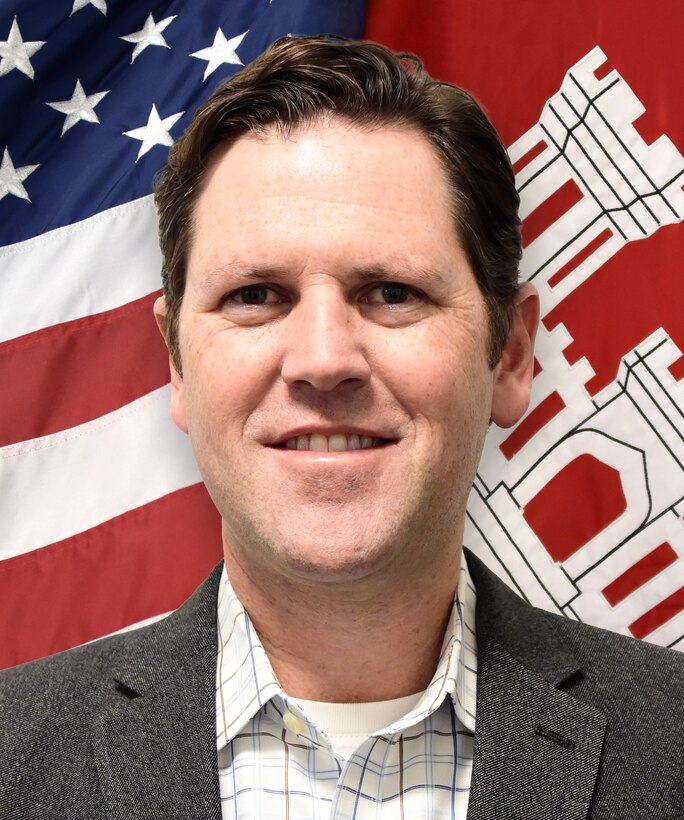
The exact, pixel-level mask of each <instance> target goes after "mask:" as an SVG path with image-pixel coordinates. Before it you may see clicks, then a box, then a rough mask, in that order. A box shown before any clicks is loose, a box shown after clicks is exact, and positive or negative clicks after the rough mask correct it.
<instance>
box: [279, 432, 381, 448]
mask: <svg viewBox="0 0 684 820" xmlns="http://www.w3.org/2000/svg"><path fill="white" fill-rule="evenodd" d="M395 441H396V440H395V439H389V438H381V437H379V436H366V435H357V434H356V433H350V434H347V433H333V434H332V435H324V434H322V433H308V434H307V433H304V434H300V435H295V436H290V437H289V438H287V439H284V440H283V441H280V442H277V443H275V444H272V445H271V447H274V448H276V449H278V450H307V451H309V452H314V453H345V452H348V451H351V450H372V449H376V448H378V447H384V446H386V445H388V444H393V443H394V442H395Z"/></svg>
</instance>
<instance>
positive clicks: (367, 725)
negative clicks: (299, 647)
mask: <svg viewBox="0 0 684 820" xmlns="http://www.w3.org/2000/svg"><path fill="white" fill-rule="evenodd" d="M422 696H423V693H422V692H418V693H417V694H415V695H407V696H406V697H403V698H394V699H393V700H381V701H377V702H374V703H323V702H321V701H317V700H302V699H301V698H297V703H298V704H299V705H300V707H301V709H302V712H304V714H305V715H306V716H307V717H308V718H309V720H311V722H312V723H314V724H315V725H316V726H318V728H319V729H321V730H322V731H323V732H325V734H326V735H327V736H328V738H329V739H330V743H331V744H332V747H333V751H334V752H335V754H337V755H339V756H340V757H342V758H344V759H345V760H349V758H350V757H351V756H352V753H353V752H354V750H355V749H356V748H357V747H358V746H360V745H361V744H362V743H363V742H364V741H365V740H367V739H368V738H369V737H370V736H371V735H372V734H373V733H374V732H378V731H380V730H381V729H384V728H385V727H387V726H391V725H392V724H394V723H396V722H397V721H399V720H400V719H401V718H403V717H404V715H407V714H408V713H409V712H410V711H411V710H412V709H413V707H414V706H415V705H416V704H417V703H418V701H419V700H420V699H421V697H422Z"/></svg>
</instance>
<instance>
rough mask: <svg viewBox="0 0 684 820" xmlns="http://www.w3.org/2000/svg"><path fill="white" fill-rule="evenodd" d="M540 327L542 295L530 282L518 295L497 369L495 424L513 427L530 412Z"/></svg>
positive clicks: (494, 408) (522, 287) (495, 379)
mask: <svg viewBox="0 0 684 820" xmlns="http://www.w3.org/2000/svg"><path fill="white" fill-rule="evenodd" d="M538 324H539V295H538V293H537V290H536V288H535V287H534V285H531V284H530V283H529V282H526V283H524V284H523V285H521V286H520V288H519V290H518V293H517V295H516V301H515V310H514V313H513V321H512V323H511V329H510V330H509V332H508V338H507V339H506V344H505V345H504V349H503V353H502V355H501V359H500V360H499V362H498V364H497V365H496V367H495V368H494V393H493V396H492V413H491V416H492V421H493V422H494V424H498V425H499V427H512V426H513V425H514V424H515V423H516V422H517V421H518V420H519V419H520V418H521V417H522V415H523V413H524V412H525V411H526V410H527V407H528V405H529V403H530V391H531V389H532V373H533V369H534V338H535V336H536V334H537V325H538Z"/></svg>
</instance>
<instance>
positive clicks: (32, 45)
mask: <svg viewBox="0 0 684 820" xmlns="http://www.w3.org/2000/svg"><path fill="white" fill-rule="evenodd" d="M45 43H46V41H45V40H33V41H32V42H24V39H23V38H22V36H21V32H20V31H19V23H17V18H16V17H15V18H14V21H13V23H12V28H11V29H10V33H9V37H8V38H7V39H6V40H0V77H2V75H3V74H9V72H10V71H11V70H12V69H13V68H16V69H17V70H19V71H21V73H22V74H26V76H27V77H30V78H31V79H33V75H34V73H35V72H34V71H33V66H32V65H31V57H33V55H34V54H35V53H36V51H38V49H40V48H42V47H43V46H44V45H45Z"/></svg>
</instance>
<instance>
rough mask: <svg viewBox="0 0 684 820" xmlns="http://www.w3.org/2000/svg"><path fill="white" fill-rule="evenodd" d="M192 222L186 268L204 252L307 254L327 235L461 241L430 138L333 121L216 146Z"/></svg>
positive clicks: (436, 243) (420, 244) (397, 245)
mask: <svg viewBox="0 0 684 820" xmlns="http://www.w3.org/2000/svg"><path fill="white" fill-rule="evenodd" d="M193 223H194V231H193V242H192V246H191V253H190V260H189V262H190V265H189V268H190V269H191V268H192V267H193V263H194V262H197V261H198V257H200V258H201V260H200V261H201V262H202V266H203V267H204V266H205V265H206V264H207V263H208V262H209V261H210V260H209V259H208V258H206V257H207V256H210V255H211V254H212V253H213V254H216V253H220V254H229V253H230V252H231V250H234V249H240V248H243V249H245V250H247V249H249V252H250V253H251V254H254V253H259V254H263V253H266V252H267V251H268V250H269V249H270V250H273V248H274V247H276V248H277V249H278V250H279V252H282V253H284V252H285V251H286V249H287V248H288V247H289V246H290V245H291V244H292V242H295V243H299V244H300V246H301V247H302V250H308V251H309V252H312V253H315V252H316V251H317V250H321V251H322V252H325V250H326V249H327V248H328V247H329V246H330V244H331V242H332V241H334V242H335V243H337V244H338V245H340V244H341V245H343V246H344V245H348V246H352V245H354V246H355V250H356V251H358V250H359V248H358V246H359V242H360V241H363V242H365V243H366V244H367V245H369V246H371V247H369V252H370V250H371V248H374V249H376V250H377V251H378V253H385V254H387V252H388V251H389V250H390V249H391V248H392V247H394V249H395V250H396V251H397V253H402V252H406V253H409V254H412V253H413V254H417V255H418V256H420V255H428V256H430V255H433V256H434V255H435V253H438V252H440V251H441V252H443V253H448V252H449V251H453V250H454V249H455V247H456V246H458V244H459V243H458V240H457V237H456V233H455V223H454V220H453V215H452V197H451V194H450V189H449V184H448V179H447V175H446V172H445V170H444V168H443V166H442V162H441V160H440V158H439V156H438V154H437V151H436V149H435V148H434V147H433V146H432V144H431V143H430V142H429V141H428V139H427V138H426V137H424V136H423V135H422V134H421V133H419V132H418V131H417V130H416V129H413V128H410V127H404V126H388V125H385V126H382V127H374V128H368V127H360V126H358V125H353V124H350V123H348V122H346V121H343V120H339V119H335V118H332V119H326V120H322V121H318V122H314V123H310V124H306V125H303V126H301V127H299V128H297V129H295V130H294V131H293V132H292V133H289V134H284V133H282V131H280V130H278V129H276V128H272V129H269V130H267V131H266V132H265V133H263V134H254V133H251V132H250V133H248V134H245V135H243V136H242V137H240V138H239V139H238V140H237V141H236V142H235V143H233V144H232V145H231V146H229V147H228V148H226V149H224V150H222V151H219V152H218V153H217V154H216V156H215V157H214V158H213V160H212V163H211V166H210V168H209V169H208V172H207V175H206V178H205V180H204V185H203V189H202V192H201V194H200V196H199V198H198V202H197V204H196V207H195V213H194V220H193ZM431 248H432V251H434V252H433V253H430V249H431ZM217 261H220V260H217ZM356 261H357V262H360V261H361V260H356ZM433 261H434V260H429V259H426V260H425V265H426V266H428V264H429V263H432V262H433Z"/></svg>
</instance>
